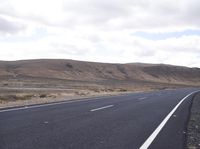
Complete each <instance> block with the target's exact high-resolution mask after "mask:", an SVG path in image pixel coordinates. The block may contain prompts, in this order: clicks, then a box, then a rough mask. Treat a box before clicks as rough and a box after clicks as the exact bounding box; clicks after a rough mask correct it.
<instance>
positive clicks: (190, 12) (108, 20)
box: [0, 0, 200, 67]
mask: <svg viewBox="0 0 200 149" xmlns="http://www.w3.org/2000/svg"><path fill="white" fill-rule="evenodd" d="M35 58H62V59H75V60H85V61H97V62H110V63H116V62H117V63H130V62H145V63H166V64H173V65H183V66H190V67H200V0H176V1H174V0H0V60H20V59H35Z"/></svg>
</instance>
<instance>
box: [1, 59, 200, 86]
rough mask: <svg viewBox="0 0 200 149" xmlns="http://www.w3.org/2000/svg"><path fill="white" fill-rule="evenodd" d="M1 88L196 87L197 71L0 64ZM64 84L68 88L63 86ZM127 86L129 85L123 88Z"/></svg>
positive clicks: (83, 64) (161, 66)
mask: <svg viewBox="0 0 200 149" xmlns="http://www.w3.org/2000/svg"><path fill="white" fill-rule="evenodd" d="M0 81H1V82H2V83H1V85H2V86H15V87H18V86H20V85H21V86H24V85H25V86H32V87H37V86H44V87H50V86H54V87H59V86H60V87H70V85H72V84H73V85H75V86H84V83H87V84H96V85H98V84H99V85H105V84H106V85H107V86H113V85H115V84H116V83H117V84H119V83H120V82H121V84H120V86H121V85H123V84H127V83H130V84H131V85H130V86H137V85H139V86H140V85H141V84H144V85H148V84H149V85H151V86H153V85H154V84H166V85H175V86H177V85H178V86H179V85H183V86H184V85H187V86H199V85H200V69H199V68H188V67H180V66H172V65H164V64H158V65H155V64H141V63H132V64H107V63H94V62H82V61H73V60H53V59H51V60H50V59H39V60H22V61H1V62H0ZM67 84H68V85H67ZM127 87H129V86H127Z"/></svg>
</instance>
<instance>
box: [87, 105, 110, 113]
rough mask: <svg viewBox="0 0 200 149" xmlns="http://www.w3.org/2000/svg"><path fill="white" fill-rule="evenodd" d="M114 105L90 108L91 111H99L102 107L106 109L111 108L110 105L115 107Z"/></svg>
mask: <svg viewBox="0 0 200 149" xmlns="http://www.w3.org/2000/svg"><path fill="white" fill-rule="evenodd" d="M113 106H114V105H108V106H104V107H100V108H96V109H92V110H90V111H91V112H94V111H98V110H102V109H106V108H110V107H113Z"/></svg>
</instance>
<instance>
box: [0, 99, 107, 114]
mask: <svg viewBox="0 0 200 149" xmlns="http://www.w3.org/2000/svg"><path fill="white" fill-rule="evenodd" d="M101 98H105V97H95V98H89V99H78V100H71V101H61V102H56V103H44V104H41V105H32V106H31V105H30V106H29V105H27V106H23V107H19V108H11V109H5V110H0V113H3V112H9V111H17V110H26V109H32V108H39V107H47V106H53V105H60V104H67V103H74V102H79V101H80V102H81V101H90V100H94V99H101Z"/></svg>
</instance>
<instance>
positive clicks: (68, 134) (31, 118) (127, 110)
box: [0, 89, 197, 149]
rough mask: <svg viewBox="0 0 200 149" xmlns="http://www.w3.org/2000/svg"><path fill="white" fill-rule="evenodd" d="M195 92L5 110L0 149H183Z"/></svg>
mask: <svg viewBox="0 0 200 149" xmlns="http://www.w3.org/2000/svg"><path fill="white" fill-rule="evenodd" d="M196 90H197V89H178V90H163V91H156V92H146V93H131V94H127V95H121V96H112V97H111V96H110V97H99V98H94V99H92V98H91V99H85V100H78V101H68V102H61V103H53V104H46V105H36V106H29V107H18V108H12V109H1V110H0V149H139V148H140V149H145V148H149V149H183V148H184V146H185V139H186V138H185V136H186V125H187V120H188V116H189V109H190V106H191V101H192V97H193V94H190V93H191V92H193V91H196ZM188 94H190V95H188ZM187 95H188V96H187ZM186 96H187V97H186ZM184 97H185V98H184ZM181 100H182V102H181V103H179V102H180V101H181ZM178 103H179V104H180V105H179V106H178V107H176V106H177V104H178ZM175 107H176V108H177V109H174V108H175ZM173 109H174V110H175V112H172V110H173ZM170 112H171V115H169V114H170ZM167 117H168V119H167ZM158 127H159V128H158Z"/></svg>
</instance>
